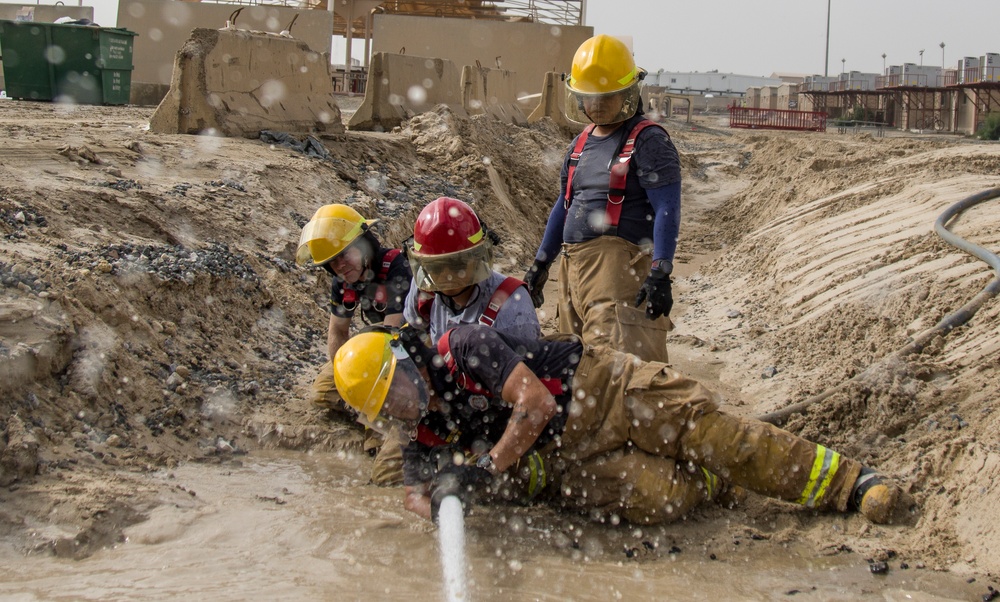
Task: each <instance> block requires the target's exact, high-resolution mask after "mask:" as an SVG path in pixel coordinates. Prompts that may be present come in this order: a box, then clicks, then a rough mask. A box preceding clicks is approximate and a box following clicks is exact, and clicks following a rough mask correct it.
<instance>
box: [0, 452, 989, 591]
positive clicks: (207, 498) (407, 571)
mask: <svg viewBox="0 0 1000 602" xmlns="http://www.w3.org/2000/svg"><path fill="white" fill-rule="evenodd" d="M368 462H369V460H368V459H367V458H364V457H358V456H354V455H351V454H344V453H314V454H303V453H293V452H264V453H255V454H253V455H252V456H249V457H244V458H243V460H242V462H239V463H234V464H232V465H225V466H219V465H200V464H190V465H185V466H181V467H179V468H176V469H174V470H172V471H169V472H162V473H158V474H156V475H155V476H154V477H153V478H156V479H162V480H164V481H165V482H168V483H169V484H172V485H176V486H178V487H181V488H183V489H184V490H186V491H188V492H191V493H192V495H191V496H190V500H189V502H187V503H176V502H175V503H171V504H169V505H164V506H160V507H158V508H157V509H156V510H155V511H154V512H153V513H152V515H151V516H150V519H149V520H148V521H146V522H144V523H140V524H137V525H134V526H132V527H130V528H129V529H128V530H127V531H126V534H127V536H128V540H127V541H126V542H125V543H122V544H120V545H118V546H116V547H114V548H110V549H106V550H103V551H100V552H98V553H96V554H94V555H93V556H91V557H90V558H87V559H85V560H81V561H73V560H66V559H60V558H56V557H54V556H23V555H21V554H19V553H17V552H14V551H12V549H11V547H10V546H7V545H2V546H0V562H2V564H3V566H4V571H3V572H2V574H0V597H2V598H3V599H4V600H16V601H31V600H70V599H72V600H134V599H143V600H174V599H181V598H188V599H198V600H217V599H225V600H249V599H256V600H297V601H298V600H316V599H328V600H334V599H335V600H372V599H406V600H442V599H444V593H443V590H442V569H441V564H440V561H439V553H438V543H437V537H436V533H435V529H434V527H433V526H431V525H430V524H429V523H426V522H425V521H423V520H421V519H418V518H416V517H415V516H411V515H410V514H409V513H407V512H406V511H405V510H403V508H402V495H403V492H402V489H383V488H378V487H372V486H369V485H366V484H365V481H366V477H367V474H368V471H369V463H368ZM466 525H467V533H466V542H467V545H468V550H467V562H468V565H469V568H470V575H469V591H468V595H467V599H469V600H497V601H500V600H503V601H507V600H560V601H561V600H663V599H684V600H778V599H780V600H824V601H826V600H845V601H846V600H924V601H929V600H978V599H981V596H982V594H983V593H985V592H986V586H985V585H983V584H979V583H976V584H969V583H966V581H965V580H964V579H963V578H962V577H960V576H958V575H954V574H949V573H936V572H933V571H930V570H917V569H910V570H900V569H899V567H898V566H894V568H893V570H890V571H889V573H888V574H885V575H873V574H872V573H871V572H870V570H869V566H868V563H867V562H866V561H865V560H864V559H862V558H860V557H859V556H858V555H856V554H851V553H844V554H835V555H831V556H817V555H816V554H815V552H814V551H813V550H811V549H808V548H807V547H806V546H805V545H803V544H779V543H777V542H770V541H768V542H754V541H750V540H749V538H748V540H747V541H745V542H742V543H743V545H738V544H736V543H735V542H732V541H727V544H726V545H719V546H716V547H715V548H713V549H715V550H716V552H711V553H710V552H709V550H708V549H707V548H705V547H699V546H693V547H688V549H676V547H675V549H671V548H672V546H671V545H670V542H669V538H665V537H664V533H667V534H669V533H670V529H667V528H664V529H662V530H660V531H657V532H655V533H654V532H652V531H649V530H647V532H643V531H642V530H641V529H636V528H635V527H626V526H620V527H617V528H613V527H605V526H599V525H589V524H587V523H585V522H583V521H581V520H575V519H573V520H567V519H566V518H565V517H560V516H558V515H556V514H554V513H551V512H548V511H547V510H539V509H524V508H497V509H492V510H487V509H480V510H478V511H477V512H476V513H475V514H473V515H472V516H470V517H469V518H468V519H467V522H466ZM697 527H698V526H697V525H695V528H697ZM685 528H686V529H688V532H689V533H690V529H691V528H692V526H691V525H687V526H686V527H685ZM717 535H718V534H717ZM896 564H897V565H898V563H896Z"/></svg>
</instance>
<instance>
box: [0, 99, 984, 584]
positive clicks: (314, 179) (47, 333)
mask: <svg viewBox="0 0 1000 602" xmlns="http://www.w3.org/2000/svg"><path fill="white" fill-rule="evenodd" d="M146 120H148V111H144V110H142V109H135V108H90V109H88V111H87V112H86V113H84V112H82V111H73V110H67V109H65V108H61V107H57V106H54V105H48V104H36V103H13V102H8V103H2V104H0V127H2V128H3V130H4V134H5V136H6V139H7V141H8V142H7V145H6V146H5V148H4V149H0V176H2V178H0V181H2V182H3V183H4V184H3V185H2V186H0V218H2V219H0V228H2V233H3V235H4V243H3V246H2V252H0V280H2V282H3V285H4V287H3V288H2V289H0V295H2V297H0V306H2V308H3V312H4V313H2V314H0V335H2V337H3V338H2V340H0V342H2V347H0V353H2V354H3V355H4V359H5V360H10V361H11V362H13V363H14V364H16V365H17V366H19V368H18V369H17V370H16V371H12V372H11V378H10V379H5V381H4V382H5V384H4V388H3V398H2V414H0V422H2V423H0V428H2V432H3V433H4V438H3V444H4V446H3V456H2V461H0V467H2V468H3V473H2V474H3V475H4V480H5V483H6V487H5V488H4V489H2V490H0V503H2V508H3V514H2V516H0V524H2V531H3V533H5V534H6V535H7V536H8V537H9V538H11V539H8V541H14V542H17V543H14V544H13V545H18V546H22V547H23V548H24V549H26V550H45V549H50V548H53V549H59V545H58V542H59V541H62V540H65V539H66V538H69V540H71V541H73V542H75V543H74V544H73V547H72V549H74V550H75V551H74V552H73V555H74V556H77V555H86V554H88V553H91V552H93V551H94V550H96V549H100V548H101V546H104V545H107V542H108V541H112V540H114V538H115V537H116V535H115V534H116V533H117V534H120V533H121V532H122V528H123V526H124V525H126V524H128V523H130V522H134V521H140V520H143V519H144V518H145V517H146V516H148V515H149V512H150V511H151V510H152V509H153V508H155V507H157V505H158V504H162V503H163V501H162V499H161V498H160V497H159V496H160V494H161V493H162V488H158V487H157V486H154V485H153V484H151V481H150V480H149V479H148V478H147V476H148V475H150V474H152V473H153V472H155V471H158V470H160V469H162V468H170V467H174V466H177V465H180V464H184V463H190V462H209V463H222V464H224V463H226V462H231V461H233V460H238V459H239V458H240V457H242V456H243V455H244V454H247V453H252V452H253V451H254V450H257V449H260V448H264V447H286V448H290V449H294V450H298V451H302V452H307V451H310V450H312V451H324V450H336V449H343V450H348V451H352V450H356V449H358V447H359V446H360V437H359V435H358V432H357V430H356V429H355V428H353V427H352V426H351V425H347V424H340V423H335V422H330V421H329V420H327V419H326V417H324V416H322V415H320V414H318V413H317V412H315V411H314V410H312V409H311V408H309V407H308V404H307V403H306V401H305V397H306V390H307V387H308V384H309V383H310V381H311V379H312V377H313V374H314V372H313V371H314V370H315V369H316V367H318V365H319V364H320V363H321V362H322V361H323V358H324V354H325V351H324V336H325V331H324V329H325V314H324V311H325V310H324V307H325V303H326V300H325V298H326V295H327V292H326V286H327V283H326V281H325V278H324V277H323V276H322V275H320V274H317V273H316V272H312V271H304V270H300V269H298V268H296V267H295V266H294V265H293V252H294V247H295V243H296V240H297V233H298V231H299V229H300V228H301V226H302V225H303V224H304V223H305V221H306V220H307V219H308V217H309V215H311V213H312V211H313V210H314V209H315V208H316V207H317V206H319V205H321V204H324V203H328V202H349V203H351V204H354V205H355V206H356V207H358V209H359V210H360V211H361V212H362V213H363V214H366V215H370V216H372V217H377V218H379V219H380V224H379V226H378V228H379V230H378V231H379V233H380V234H381V235H382V236H383V238H384V239H385V240H386V241H387V242H388V243H390V244H397V243H398V242H400V241H401V240H402V239H403V238H405V237H406V236H407V232H408V228H409V226H408V224H411V223H412V220H413V217H414V216H415V215H416V213H417V212H418V211H419V209H420V207H422V206H423V204H424V203H426V202H427V201H429V200H432V199H433V198H436V197H437V196H440V195H445V194H446V195H450V196H456V197H458V198H463V199H467V200H469V201H471V202H472V204H473V206H474V207H476V209H477V211H479V212H480V213H481V215H482V216H483V217H484V219H485V220H486V221H487V223H488V224H489V225H490V226H491V227H494V228H496V229H497V230H499V231H500V234H501V236H502V237H503V239H504V243H503V245H502V247H501V253H500V257H499V260H498V264H499V267H500V269H502V270H503V271H506V272H508V273H511V274H514V275H520V274H521V273H523V270H524V268H525V267H526V266H527V264H528V263H529V262H530V259H531V257H532V255H533V253H534V250H535V247H536V246H537V243H538V240H539V239H540V236H541V231H542V228H543V226H544V220H545V216H546V215H547V213H548V210H549V207H550V206H551V203H552V202H553V200H554V197H555V194H556V192H557V191H556V190H555V189H554V182H556V181H557V177H558V170H559V165H560V161H561V158H562V154H563V152H564V150H565V147H566V144H567V143H568V138H567V137H566V136H565V134H564V133H562V132H560V131H559V130H558V129H557V128H554V127H551V126H549V125H545V124H541V125H537V126H532V127H530V128H517V127H514V126H507V125H504V124H500V123H497V122H490V121H487V120H480V119H477V120H471V121H464V120H459V119H457V118H455V117H454V116H453V115H451V114H450V113H448V112H447V111H437V112H433V113H428V114H425V115H421V116H419V117H417V118H415V119H413V120H411V121H410V122H408V124H407V125H406V127H404V128H403V129H402V130H401V131H400V132H398V133H395V134H380V135H371V134H361V133H351V132H349V133H347V134H345V135H343V136H333V137H327V138H323V139H322V142H323V144H324V146H325V148H326V150H328V151H329V155H330V156H329V157H328V158H326V159H320V158H317V157H312V156H308V155H306V154H304V153H301V152H299V151H297V150H295V149H292V148H287V147H282V146H280V145H269V144H264V143H262V142H259V141H249V140H229V139H218V138H206V137H193V136H162V135H157V134H152V133H150V132H148V131H146V130H145V129H144V124H145V122H146ZM667 127H668V129H669V130H670V131H671V134H672V136H673V137H674V140H675V142H676V143H677V145H678V148H679V150H680V151H681V153H682V158H683V164H682V167H683V173H684V178H685V181H684V197H683V198H684V201H683V203H684V210H683V216H682V219H683V222H682V232H681V240H680V242H679V251H678V261H677V264H678V278H677V285H676V288H677V306H676V307H677V309H676V310H675V312H674V314H675V316H674V317H675V318H676V319H675V322H677V329H676V331H675V332H674V333H673V335H672V338H671V342H670V344H671V354H672V357H673V358H674V362H675V364H676V365H677V366H679V367H681V368H682V369H684V370H685V371H689V372H691V373H693V374H694V375H696V376H697V377H699V378H703V379H705V380H706V381H708V382H710V383H711V384H712V386H713V387H714V388H715V389H717V390H718V391H719V392H720V394H721V395H722V397H723V400H724V401H725V402H726V403H727V405H728V407H729V408H730V410H732V411H734V412H738V413H741V414H746V415H756V414H761V413H764V412H767V411H770V410H773V409H775V408H778V407H782V406H783V405H786V404H787V403H790V402H794V401H798V400H800V399H803V398H804V397H807V396H809V395H814V394H817V393H820V392H822V391H824V390H825V389H826V388H828V387H831V386H834V385H836V384H838V383H839V382H841V381H843V380H845V379H847V378H850V377H851V376H853V375H855V374H857V373H858V372H859V371H862V370H864V369H866V368H867V367H869V366H871V365H873V364H877V363H878V362H879V361H880V359H881V358H883V357H886V356H887V355H889V353H891V351H892V350H894V349H896V348H898V347H900V346H902V345H903V344H905V342H906V341H907V340H908V339H909V338H910V337H912V336H913V335H914V334H915V333H919V332H920V331H921V330H922V329H924V328H927V327H929V326H930V325H933V323H934V322H935V321H936V320H938V319H939V318H940V317H941V316H942V315H944V314H946V313H947V312H948V311H949V309H950V308H954V307H957V306H959V305H961V304H962V303H963V300H965V299H967V298H968V297H970V296H971V295H973V294H975V292H977V291H978V290H979V289H980V288H981V287H982V286H983V285H984V284H985V282H986V281H988V279H989V275H988V272H987V271H986V270H984V269H983V268H982V266H981V265H977V262H975V261H972V260H970V259H969V258H968V257H967V256H965V255H964V254H962V253H959V252H956V251H954V250H953V249H951V248H949V247H948V246H947V245H944V244H942V243H941V242H940V241H938V240H936V238H935V236H934V235H933V232H932V229H931V224H932V223H933V219H934V218H935V217H936V215H937V214H938V213H939V212H940V211H941V210H943V208H944V207H946V206H947V205H949V204H950V203H952V202H954V201H957V200H958V199H960V198H962V197H964V196H966V195H968V194H972V193H975V192H978V191H979V190H981V189H984V188H989V187H995V186H997V185H998V180H997V176H996V175H995V174H997V173H1000V169H998V168H1000V152H998V150H997V148H996V147H995V146H990V145H982V144H973V143H969V142H967V141H964V140H961V139H954V138H934V139H930V140H924V139H917V138H907V137H897V138H887V139H878V140H875V139H872V138H870V137H866V136H843V135H837V134H832V133H830V134H788V133H777V132H733V131H730V130H727V129H725V128H724V127H722V124H721V123H720V122H719V120H718V118H716V117H708V118H704V120H703V122H702V123H701V124H700V125H699V126H698V127H697V128H689V127H688V126H686V125H685V124H683V123H682V122H668V124H667ZM996 215H998V214H997V213H996V212H995V211H990V210H989V209H987V208H983V209H978V210H975V211H973V212H972V213H971V214H970V216H968V217H967V218H963V219H962V220H961V221H960V223H959V224H957V225H956V229H957V230H958V231H960V232H961V233H962V234H964V235H966V236H969V237H970V238H972V239H974V240H975V241H976V242H977V243H978V244H983V245H984V246H990V245H992V248H997V246H998V244H997V243H998V242H1000V241H998V240H997V238H998V234H997V232H998V231H1000V228H998V224H997V219H998V218H997V217H995V216H996ZM548 297H549V299H552V298H553V293H550V294H549V295H548ZM542 317H543V325H545V326H547V327H551V326H552V322H551V318H552V313H551V310H549V311H548V312H547V313H545V314H544V315H543V316H542ZM997 324H998V310H997V309H996V308H995V307H994V306H989V307H987V308H984V310H983V311H982V312H980V314H977V316H976V317H975V318H974V319H973V320H972V321H971V322H970V324H969V325H968V326H967V327H965V328H963V329H960V331H958V332H956V333H953V334H952V335H950V336H949V337H948V338H947V339H943V340H941V341H940V342H937V343H935V344H934V345H932V346H930V347H929V348H928V349H926V350H925V351H924V353H923V354H921V355H920V356H919V357H916V358H912V359H910V360H908V361H906V362H901V363H897V364H892V365H885V366H882V367H881V368H880V369H879V370H877V371H876V372H875V374H876V378H873V379H872V380H870V381H868V382H865V383H863V384H861V385H858V386H855V387H850V388H848V389H847V390H845V391H843V392H842V393H840V394H838V395H835V396H833V397H831V398H830V399H829V400H827V401H826V402H824V403H823V404H822V405H820V406H819V407H816V408H814V409H813V410H812V411H810V412H809V413H808V414H806V415H803V416H799V417H797V418H795V419H794V420H792V421H791V422H790V423H789V425H788V427H789V428H790V429H792V430H793V431H796V432H798V433H800V434H803V435H805V436H807V437H809V438H812V439H814V440H816V441H817V442H820V443H823V444H827V445H831V446H833V447H836V448H838V449H840V450H841V451H843V452H845V453H848V454H849V455H852V456H855V457H858V458H860V459H862V460H864V461H866V462H868V463H870V464H872V465H874V466H876V467H878V468H879V469H880V470H883V471H884V472H887V473H888V474H890V475H891V476H893V477H896V478H898V479H900V480H901V481H902V482H904V483H905V484H906V487H907V488H908V490H909V491H910V492H911V494H912V495H914V496H915V498H916V499H917V501H918V502H919V504H920V508H921V513H920V515H919V517H917V518H916V519H915V524H913V525H910V526H903V527H887V528H882V527H878V528H876V527H872V526H871V525H868V524H867V523H865V522H864V521H863V520H862V519H860V518H856V517H855V518H853V519H851V520H848V521H842V520H841V519H836V520H833V519H832V518H831V517H829V516H815V515H812V514H809V513H804V512H800V511H797V510H795V509H794V508H790V507H789V506H787V505H783V504H777V503H773V502H768V501H766V500H762V499H752V500H751V501H750V503H748V505H747V507H746V508H744V509H742V510H739V511H736V512H735V513H732V514H726V515H725V516H723V515H720V514H719V513H718V512H716V511H713V510H707V511H706V512H705V514H702V515H699V517H698V520H704V521H706V524H707V525H711V528H713V529H721V532H726V531H727V530H728V529H729V527H725V526H722V525H725V524H728V523H727V522H726V521H734V522H733V526H732V527H731V528H732V529H740V528H743V527H744V526H747V525H752V524H755V525H765V524H770V525H772V526H771V527H767V528H766V529H765V530H767V531H768V532H769V533H771V534H772V535H774V534H777V533H780V534H781V538H790V539H794V540H796V541H798V542H802V543H804V544H806V545H810V546H814V547H815V548H816V549H817V550H821V549H828V547H829V546H834V547H836V546H844V547H845V548H850V549H853V550H855V551H857V552H859V553H862V554H865V553H867V554H870V555H872V556H887V555H888V553H887V551H892V555H893V557H894V558H898V559H905V560H906V561H908V562H911V563H913V562H919V563H921V564H922V565H924V566H927V567H931V568H940V569H948V570H953V571H957V572H959V573H968V574H979V575H983V574H988V573H990V572H995V571H997V570H998V569H1000V566H998V565H997V564H996V560H995V559H994V558H993V556H992V555H991V554H990V553H989V544H988V542H989V541H993V540H995V539H996V536H997V535H998V534H997V533H996V527H995V526H994V525H995V524H997V521H996V520H995V519H996V518H997V516H996V510H995V509H994V508H993V507H992V505H991V504H990V500H991V499H994V498H995V496H996V494H997V493H998V491H997V489H996V486H995V485H993V483H995V482H1000V481H998V480H997V479H996V478H995V477H996V476H998V475H997V474H996V473H997V471H998V470H1000V468H998V467H1000V462H998V461H997V460H998V453H1000V450H998V448H997V446H996V439H995V437H992V436H991V434H992V433H995V432H996V430H997V427H998V426H1000V425H998V423H997V420H998V418H997V414H996V412H995V411H994V407H995V399H994V397H993V396H992V394H991V392H992V391H995V390H996V384H997V380H998V379H997V361H996V358H997V343H996V340H997V337H996V336H995V334H996V332H997ZM18 425H20V426H18ZM116 482H120V486H118V487H111V486H108V485H107V484H108V483H116ZM173 494H176V495H181V496H183V495H185V493H184V492H183V491H179V492H178V491H174V492H172V493H171V495H173ZM123 500H124V501H123ZM123 504H124V507H123ZM52 508H58V509H59V511H58V512H52V511H51V509H52ZM123 508H124V509H123ZM831 520H833V523H831ZM36 521H49V522H51V523H53V524H55V525H58V526H59V528H58V531H59V534H56V535H53V534H52V533H49V532H41V533H42V535H38V533H40V532H39V531H37V530H35V531H31V533H34V534H33V535H31V536H30V537H29V536H28V535H26V533H28V532H29V530H30V529H29V526H30V525H33V524H36ZM718 521H722V522H721V523H720V522H718ZM95 522H96V523H97V524H100V525H102V526H101V527H92V525H94V524H95ZM831 524H835V525H836V528H833V530H832V531H831ZM97 531H100V532H102V533H103V532H107V533H109V535H108V536H107V537H105V536H101V537H97V536H93V535H84V534H85V533H90V534H93V533H95V532H97ZM39 539H40V540H41V545H40V543H39ZM46 542H47V543H46ZM64 547H65V546H64Z"/></svg>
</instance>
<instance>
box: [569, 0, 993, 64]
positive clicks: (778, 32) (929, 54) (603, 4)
mask: <svg viewBox="0 0 1000 602" xmlns="http://www.w3.org/2000/svg"><path fill="white" fill-rule="evenodd" d="M827 6H829V7H830V53H829V57H830V58H829V60H830V62H829V73H830V74H835V73H840V72H841V71H843V70H844V68H845V67H846V70H847V71H863V72H872V73H882V54H883V53H885V54H886V64H887V65H901V64H903V63H916V64H920V60H921V58H920V51H921V50H924V51H925V52H924V55H923V64H924V65H941V42H944V44H945V47H944V64H945V66H946V67H954V66H955V65H956V64H957V63H958V60H959V59H960V58H962V57H965V56H977V57H978V56H981V55H984V54H986V53H987V52H1000V0H829V2H828V1H827V0H714V1H706V0H687V1H684V2H678V1H673V0H631V1H630V0H589V2H588V4H587V25H591V26H592V27H594V31H595V33H605V34H609V35H617V36H628V35H631V36H632V39H633V48H634V51H635V57H636V62H637V63H638V64H639V65H640V66H641V67H644V68H646V69H647V70H649V71H653V72H655V71H657V70H658V69H664V70H666V71H711V70H714V69H718V70H719V71H720V72H723V73H737V74H740V75H770V74H771V73H772V72H776V71H777V72H787V73H804V74H820V75H822V74H823V68H824V61H825V60H826V59H825V56H826V25H827ZM626 7H627V10H624V9H625V8H626ZM841 59H845V61H844V62H843V63H842V62H841Z"/></svg>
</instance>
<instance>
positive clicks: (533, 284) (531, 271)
mask: <svg viewBox="0 0 1000 602" xmlns="http://www.w3.org/2000/svg"><path fill="white" fill-rule="evenodd" d="M548 279H549V264H547V263H544V262H541V261H539V260H537V259H536V260H535V263H533V264H531V267H530V268H528V271H527V272H525V273H524V283H525V284H526V285H527V287H528V294H529V295H531V304H532V305H534V306H535V307H541V306H542V303H544V302H545V297H544V295H542V289H543V288H545V283H546V282H547V281H548Z"/></svg>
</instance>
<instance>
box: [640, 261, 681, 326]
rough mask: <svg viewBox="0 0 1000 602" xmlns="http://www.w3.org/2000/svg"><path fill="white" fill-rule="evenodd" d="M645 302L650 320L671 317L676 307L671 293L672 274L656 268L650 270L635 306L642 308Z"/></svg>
mask: <svg viewBox="0 0 1000 602" xmlns="http://www.w3.org/2000/svg"><path fill="white" fill-rule="evenodd" d="M643 301H645V302H646V317H647V318H649V319H650V320H655V319H657V318H659V317H660V316H666V315H669V314H670V309H671V308H672V307H673V306H674V297H673V295H672V294H671V293H670V274H668V273H666V272H664V271H662V270H660V269H658V268H656V267H654V268H653V269H652V270H650V271H649V276H648V277H646V281H645V282H643V283H642V288H640V289H639V294H638V295H636V296H635V306H636V307H640V306H641V305H642V302H643Z"/></svg>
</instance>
